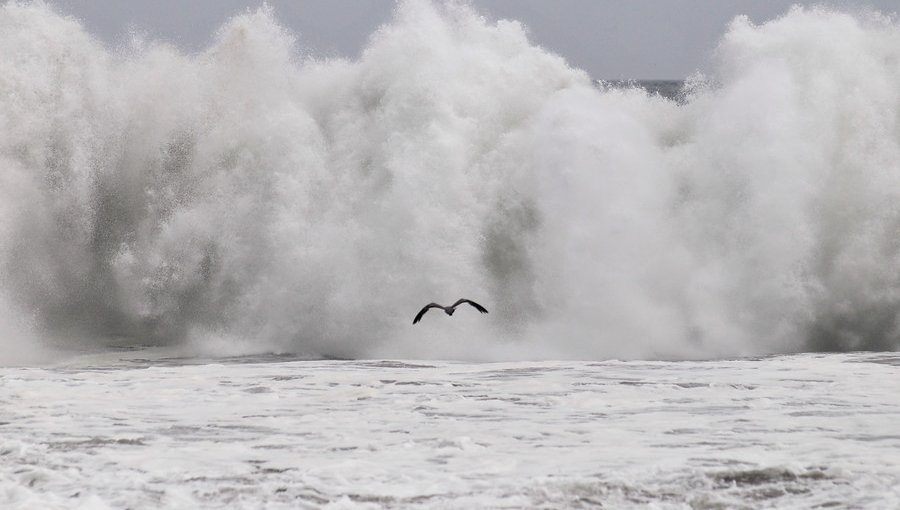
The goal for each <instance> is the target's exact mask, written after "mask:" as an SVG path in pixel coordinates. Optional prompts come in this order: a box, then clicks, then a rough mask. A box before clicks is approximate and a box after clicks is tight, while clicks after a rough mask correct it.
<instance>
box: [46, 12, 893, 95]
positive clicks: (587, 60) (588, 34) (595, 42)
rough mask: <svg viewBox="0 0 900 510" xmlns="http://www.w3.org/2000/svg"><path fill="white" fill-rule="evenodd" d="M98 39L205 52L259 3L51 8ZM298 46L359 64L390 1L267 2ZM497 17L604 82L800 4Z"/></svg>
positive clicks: (683, 68)
mask: <svg viewBox="0 0 900 510" xmlns="http://www.w3.org/2000/svg"><path fill="white" fill-rule="evenodd" d="M51 3H54V4H56V5H58V6H59V9H60V10H61V11H62V12H65V13H67V14H72V15H74V16H76V17H78V18H80V19H81V20H82V21H83V22H84V24H85V25H86V26H87V27H88V30H90V31H91V32H92V33H94V34H96V35H98V36H99V37H100V38H101V39H103V40H105V41H107V42H110V43H116V41H119V40H121V38H122V36H123V34H126V33H127V32H128V30H129V27H137V28H138V29H140V30H141V31H143V32H146V33H148V34H150V35H151V36H152V37H154V38H157V39H164V40H167V41H170V42H173V43H175V44H178V45H179V46H181V47H183V48H185V49H187V50H197V49H200V48H202V47H203V46H205V45H206V44H207V43H208V42H209V41H210V39H211V37H212V34H213V32H214V31H215V29H216V28H218V27H219V26H220V25H221V24H222V23H223V22H224V21H225V20H226V19H228V18H229V17H230V16H232V15H234V14H236V13H239V12H241V11H243V10H244V9H246V8H247V7H256V6H258V5H260V4H261V3H262V1H261V0H51ZM268 3H269V5H271V6H272V7H274V9H275V12H276V14H277V16H278V19H279V20H280V21H281V23H283V24H284V25H286V26H287V27H289V28H291V29H292V30H293V31H295V32H296V33H297V35H298V38H299V40H300V44H301V45H302V46H303V47H305V48H308V49H309V50H311V51H312V52H313V53H315V54H318V55H324V56H346V57H354V56H356V55H358V54H359V52H360V49H361V48H362V47H363V45H364V44H365V41H366V38H367V37H368V36H369V34H371V33H372V32H373V31H374V30H375V28H376V27H378V26H379V25H381V24H383V23H385V22H387V21H389V20H390V17H391V11H392V9H393V6H394V1H393V0H269V2H268ZM471 3H472V4H473V5H475V7H476V9H477V10H478V11H479V12H481V13H482V14H484V15H486V16H488V17H490V18H493V19H497V18H511V19H517V20H519V21H521V22H523V23H524V24H525V25H526V26H528V28H529V33H530V36H531V39H532V41H534V42H535V43H537V44H540V45H541V46H543V47H545V48H548V49H550V50H551V51H553V52H555V53H558V54H560V55H562V56H564V57H565V58H566V59H567V60H568V61H569V62H570V63H571V64H573V65H575V66H577V67H580V68H582V69H585V70H586V71H588V72H589V73H590V74H591V76H593V77H594V78H598V79H623V78H635V79H648V78H683V77H685V76H688V75H689V74H691V73H692V72H693V71H695V70H698V69H703V68H704V67H705V62H706V61H707V60H708V59H709V56H710V54H711V52H712V50H713V49H714V48H715V46H716V43H717V41H718V40H719V38H720V37H721V35H722V34H723V32H724V30H725V28H726V26H727V23H728V21H729V20H731V19H732V18H734V17H735V16H737V15H739V14H746V15H748V16H750V18H751V19H752V20H753V21H755V22H758V23H761V22H764V21H766V20H769V19H772V18H774V17H777V16H778V15H780V14H783V13H784V12H786V11H787V10H788V8H789V7H790V6H791V5H793V4H804V5H808V4H821V3H823V2H821V1H819V2H807V1H797V0H472V1H471ZM827 3H828V4H829V5H837V6H843V8H844V9H860V8H862V7H863V6H868V7H872V8H875V9H877V10H880V11H882V12H884V13H893V12H896V11H898V10H900V0H867V1H848V0H837V1H831V2H827Z"/></svg>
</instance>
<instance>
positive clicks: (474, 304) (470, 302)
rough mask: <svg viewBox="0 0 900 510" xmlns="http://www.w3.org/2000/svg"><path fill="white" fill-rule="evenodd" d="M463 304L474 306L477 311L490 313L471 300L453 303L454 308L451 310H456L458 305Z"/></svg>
mask: <svg viewBox="0 0 900 510" xmlns="http://www.w3.org/2000/svg"><path fill="white" fill-rule="evenodd" d="M462 303H469V304H470V305H472V306H474V307H475V309H476V310H478V311H479V312H481V313H488V311H487V309H486V308H485V307H483V306H481V305H479V304H478V303H476V302H475V301H472V300H471V299H460V300H459V301H457V302H456V303H453V306H452V307H451V308H456V307H457V306H458V305H461V304H462Z"/></svg>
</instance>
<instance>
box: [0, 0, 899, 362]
mask: <svg viewBox="0 0 900 510" xmlns="http://www.w3.org/2000/svg"><path fill="white" fill-rule="evenodd" d="M303 48H304V47H303V38H302V34H291V33H289V32H288V31H286V30H285V29H284V28H282V27H281V26H280V25H279V23H278V21H277V19H275V17H274V14H273V13H272V12H271V10H270V9H268V8H261V9H259V10H257V11H254V12H247V13H244V14H241V15H238V16H235V17H234V18H232V19H231V20H230V21H229V22H228V23H226V24H225V25H224V26H223V27H222V28H221V29H220V30H219V31H218V33H217V34H216V35H215V37H214V40H213V41H212V42H211V43H210V45H209V46H208V47H207V48H206V49H205V50H203V51H200V52H196V53H185V52H184V51H182V50H179V49H178V48H176V47H174V46H172V45H170V44H166V43H163V42H157V41H152V40H146V39H142V38H141V37H139V36H134V37H133V38H132V39H131V40H130V41H129V42H128V43H127V44H123V45H122V46H121V47H115V48H111V47H109V46H105V45H103V44H102V43H100V42H99V41H98V40H97V39H95V38H94V37H93V36H92V35H91V34H89V33H87V32H86V30H85V29H84V28H83V26H82V25H81V24H80V23H79V22H78V21H77V20H75V19H72V18H69V17H65V16H63V15H60V14H58V13H56V12H54V10H53V9H52V8H50V7H48V6H46V5H43V4H41V3H20V2H9V3H6V4H4V5H3V6H2V7H0V282H2V286H0V291H2V295H0V338H2V340H0V342H3V345H2V349H0V352H2V354H0V357H2V361H4V362H15V361H17V360H23V359H28V356H36V355H39V354H40V351H41V350H43V349H46V348H60V347H62V348H70V347H71V348H75V347H77V348H81V347H84V346H88V347H90V346H96V347H99V346H107V345H121V346H131V345H168V346H177V347H184V348H188V349H194V350H196V352H216V353H219V354H221V353H223V352H225V353H233V354H236V353H242V352H265V351H276V352H292V353H298V354H301V355H309V356H336V357H354V358H355V357H372V356H376V357H384V356H403V357H407V358H416V357H427V358H462V359H515V358H581V359H593V358H609V357H620V358H695V357H722V356H736V355H747V354H758V353H784V352H797V351H806V350H854V349H880V350H894V349H896V348H897V347H898V345H900V331H898V321H897V319H898V311H900V270H898V269H900V242H898V239H900V236H898V234H900V207H898V204H900V196H898V195H900V126H898V122H900V88H898V87H897V86H896V85H897V83H898V82H900V24H898V22H897V21H896V20H895V19H892V18H888V17H882V16H879V15H876V14H871V13H868V14H858V13H848V12H835V11H831V10H827V9H824V8H822V9H802V8H795V9H793V10H791V11H790V12H788V13H787V14H785V15H784V16H782V17H781V18H779V19H776V20H773V21H770V22H768V23H765V24H763V25H759V26H755V25H753V24H751V23H750V22H749V21H748V20H747V19H743V18H737V19H736V20H734V22H733V23H732V24H731V25H730V26H729V27H728V29H727V32H726V34H725V35H724V37H723V39H722V40H721V43H720V44H719V46H718V48H717V49H716V51H715V56H714V58H713V59H712V62H711V63H710V64H709V69H705V70H703V71H704V73H705V74H704V75H700V74H698V75H697V76H696V77H695V78H694V79H692V80H689V82H688V84H687V85H686V87H685V90H684V91H683V97H682V98H680V99H679V100H678V101H673V100H669V99H666V98H663V97H661V96H658V95H651V94H648V93H646V92H645V91H643V90H640V89H636V88H632V89H628V88H626V89H622V88H617V87H608V86H603V85H602V84H601V85H600V86H598V85H597V83H596V82H593V81H592V80H591V78H590V77H589V76H587V75H586V73H584V72H582V71H580V70H577V69H573V68H572V67H570V66H569V65H567V63H566V62H565V61H564V60H563V59H562V58H560V57H558V56H556V55H554V54H552V53H550V52H548V51H547V50H546V49H543V48H540V47H538V46H535V45H533V44H531V43H530V42H529V40H528V37H527V32H526V30H525V29H524V28H523V27H522V26H521V25H520V24H519V23H517V22H514V21H492V20H487V19H485V18H483V17H481V16H479V15H478V14H477V13H475V12H473V11H472V10H471V9H470V8H468V7H465V6H458V5H451V6H439V5H435V4H433V3H431V2H428V1H425V0H412V1H404V2H401V3H399V4H398V6H397V8H396V12H395V15H394V18H393V20H392V21H391V22H390V23H388V24H387V25H385V26H383V27H381V28H380V29H379V30H378V31H377V32H375V33H374V34H372V36H371V38H370V40H369V42H368V44H367V46H366V48H365V49H364V50H363V52H362V53H361V55H360V56H359V57H358V58H357V59H351V60H343V59H323V58H318V57H316V56H315V55H309V54H308V53H307V52H305V51H304V49H303ZM440 295H450V296H456V295H466V296H470V297H472V298H473V299H475V300H476V301H479V302H483V303H484V304H485V305H486V306H487V307H488V308H490V309H491V314H490V315H488V316H484V318H482V317H478V318H477V319H474V318H473V319H471V320H467V319H466V318H465V317H460V318H459V320H453V321H441V322H437V321H435V323H434V324H428V325H427V327H418V326H417V327H416V328H412V327H411V326H410V324H409V322H410V317H411V314H412V313H414V312H415V310H417V309H418V307H420V306H421V303H423V302H428V301H429V300H430V299H432V298H433V296H440Z"/></svg>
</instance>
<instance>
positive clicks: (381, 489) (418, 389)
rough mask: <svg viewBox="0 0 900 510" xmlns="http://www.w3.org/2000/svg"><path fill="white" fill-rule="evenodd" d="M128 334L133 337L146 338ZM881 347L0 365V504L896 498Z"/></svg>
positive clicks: (744, 504) (536, 504)
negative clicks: (494, 358) (640, 357)
mask: <svg viewBox="0 0 900 510" xmlns="http://www.w3.org/2000/svg"><path fill="white" fill-rule="evenodd" d="M146 354H147V353H144V355H146ZM898 374H900V357H898V356H897V355H896V354H890V355H888V354H872V353H848V354H801V355H792V356H773V357H764V358H755V359H740V360H720V361H695V362H691V361H681V362H664V361H628V362H623V361H603V362H561V361H555V362H554V361H542V362H501V363H479V364H472V363H461V362H432V361H406V362H400V361H378V360H372V361H309V360H302V361H295V360H291V359H288V358H284V357H247V358H232V359H225V360H209V359H195V358H192V359H187V360H186V359H171V358H169V359H165V358H159V357H153V358H151V359H148V358H146V357H144V358H140V357H137V356H136V355H135V354H134V353H129V354H127V355H126V356H124V357H122V355H121V354H119V355H111V354H109V353H107V354H104V355H103V356H95V357H92V358H80V359H77V360H73V361H70V362H68V363H66V364H65V365H60V366H56V367H53V368H30V369H22V368H6V369H0V502H2V503H3V507H4V508H42V509H54V508H60V509H72V508H92V509H93V508H247V509H256V508H272V509H275V508H285V509H288V508H292V509H293V508H365V509H376V508H659V509H684V508H694V509H726V508H727V509H760V508H779V509H801V508H803V509H808V508H872V509H884V508H897V507H898V506H900V431H898V428H897V423H898V420H900V395H898V392H897V388H898V387H900V386H898V383H900V376H898Z"/></svg>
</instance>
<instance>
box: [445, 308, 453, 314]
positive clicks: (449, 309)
mask: <svg viewBox="0 0 900 510" xmlns="http://www.w3.org/2000/svg"><path fill="white" fill-rule="evenodd" d="M455 311H456V309H455V308H448V309H446V310H444V313H446V314H447V315H453V312H455Z"/></svg>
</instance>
